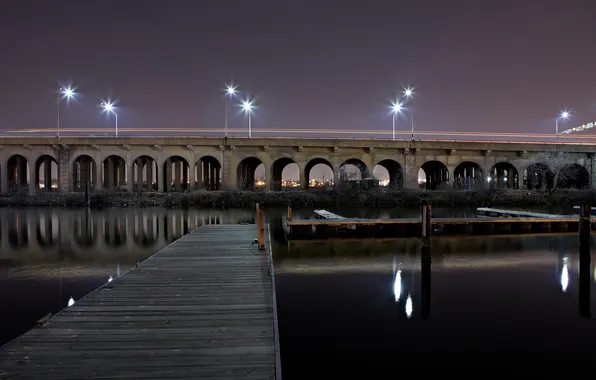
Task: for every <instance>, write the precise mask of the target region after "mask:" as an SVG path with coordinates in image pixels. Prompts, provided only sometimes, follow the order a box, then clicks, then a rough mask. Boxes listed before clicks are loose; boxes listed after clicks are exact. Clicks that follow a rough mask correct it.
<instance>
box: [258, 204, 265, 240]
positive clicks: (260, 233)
mask: <svg viewBox="0 0 596 380" xmlns="http://www.w3.org/2000/svg"><path fill="white" fill-rule="evenodd" d="M256 219H257V231H258V237H257V240H258V243H257V244H258V246H259V249H260V250H264V249H265V224H264V221H263V210H261V207H259V204H258V203H257V205H256Z"/></svg>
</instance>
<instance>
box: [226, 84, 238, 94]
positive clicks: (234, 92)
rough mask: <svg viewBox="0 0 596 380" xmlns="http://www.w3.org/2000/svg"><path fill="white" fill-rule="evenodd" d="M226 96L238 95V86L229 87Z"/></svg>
mask: <svg viewBox="0 0 596 380" xmlns="http://www.w3.org/2000/svg"><path fill="white" fill-rule="evenodd" d="M226 95H228V96H234V95H236V86H232V85H230V86H227V87H226Z"/></svg>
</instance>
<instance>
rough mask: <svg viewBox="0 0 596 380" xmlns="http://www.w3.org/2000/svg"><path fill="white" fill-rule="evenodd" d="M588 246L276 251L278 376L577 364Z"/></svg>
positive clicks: (562, 241)
mask: <svg viewBox="0 0 596 380" xmlns="http://www.w3.org/2000/svg"><path fill="white" fill-rule="evenodd" d="M593 247H594V244H592V249H594V248H593ZM589 248H590V247H587V248H582V249H581V250H580V247H579V241H578V238H577V236H552V237H546V238H545V237H523V236H518V237H506V238H486V237H485V238H482V239H477V238H473V237H470V238H462V237H459V238H437V239H435V240H433V242H432V252H431V251H427V252H425V251H423V250H422V249H421V248H420V246H419V240H418V239H411V240H409V239H402V240H398V239H395V240H392V241H374V240H369V241H364V240H360V241H356V240H348V241H337V240H335V241H316V242H313V241H310V242H309V241H300V242H295V241H293V242H290V243H289V244H288V243H287V242H283V243H281V242H280V244H279V246H278V247H277V250H274V258H275V268H276V287H277V294H278V314H279V323H280V331H281V339H280V341H281V345H282V346H281V355H282V361H283V363H284V378H286V377H287V378H288V379H292V378H307V376H308V373H311V371H313V370H314V368H315V367H317V369H318V368H319V366H320V368H321V371H331V372H333V371H336V370H337V368H342V363H346V362H349V363H354V366H356V367H359V368H361V367H365V370H367V371H369V370H370V371H373V372H374V370H375V369H377V368H384V367H383V366H384V365H388V363H390V362H393V361H392V359H391V358H395V357H399V358H400V360H404V361H405V362H407V361H408V360H417V359H419V357H420V355H423V356H424V354H438V355H442V358H444V359H449V360H447V361H446V363H447V364H446V366H447V368H449V369H452V368H454V367H457V366H458V365H459V364H457V363H463V362H465V363H469V362H475V363H486V364H487V365H488V362H490V363H491V364H490V365H492V364H495V365H498V363H503V362H500V360H501V359H500V358H501V356H502V355H504V357H505V356H506V357H507V358H508V359H507V360H506V362H511V363H514V362H515V363H516V366H517V361H516V358H519V357H522V356H523V354H524V353H527V352H535V353H544V352H547V353H553V354H554V353H556V354H557V355H560V357H561V360H574V359H577V358H584V357H587V356H588V355H591V354H592V353H593V337H594V336H595V335H596V325H594V324H585V323H583V324H580V323H578V319H580V318H582V319H585V318H591V302H593V298H594V295H593V293H594V292H591V289H592V287H593V286H595V285H594V280H593V273H594V270H595V269H596V268H594V267H593V264H592V263H591V256H590V252H589ZM321 316H324V318H321ZM563 326H573V328H564V327H563ZM561 328H564V331H565V332H564V333H560V334H559V333H555V334H553V331H561V330H560V329H561ZM321 337H323V338H321ZM545 337H548V340H547V341H545ZM396 341H399V342H402V343H403V344H399V345H395V344H394V342H396ZM495 354H497V355H495ZM520 355H521V356H520ZM319 357H324V358H325V360H322V359H319ZM462 357H465V358H466V360H464V361H463V362H462V360H461V358H462ZM293 358H297V359H293ZM298 358H299V359H298ZM330 358H331V359H330ZM333 358H341V360H340V359H337V360H335V359H333ZM509 360H511V361H509ZM304 363H309V365H307V366H305V364H304ZM524 365H525V364H524V363H521V366H524ZM354 366H350V369H351V370H355V369H356V368H354ZM487 368H489V367H487ZM467 370H468V371H469V368H468V369H467ZM286 373H288V374H289V375H288V376H286ZM334 373H336V372H334ZM336 375H340V374H337V373H336Z"/></svg>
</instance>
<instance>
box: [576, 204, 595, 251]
mask: <svg viewBox="0 0 596 380" xmlns="http://www.w3.org/2000/svg"><path fill="white" fill-rule="evenodd" d="M591 239H592V206H591V205H590V204H588V203H584V204H582V205H581V206H580V211H579V244H580V245H581V246H584V245H585V246H589V245H590V241H591Z"/></svg>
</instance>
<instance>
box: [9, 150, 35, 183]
mask: <svg viewBox="0 0 596 380" xmlns="http://www.w3.org/2000/svg"><path fill="white" fill-rule="evenodd" d="M29 178H30V167H29V160H27V158H25V156H23V155H20V154H13V155H12V156H10V157H9V158H8V160H7V162H6V181H7V184H8V191H9V192H11V193H14V192H18V191H24V190H26V189H27V185H28V184H29Z"/></svg>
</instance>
